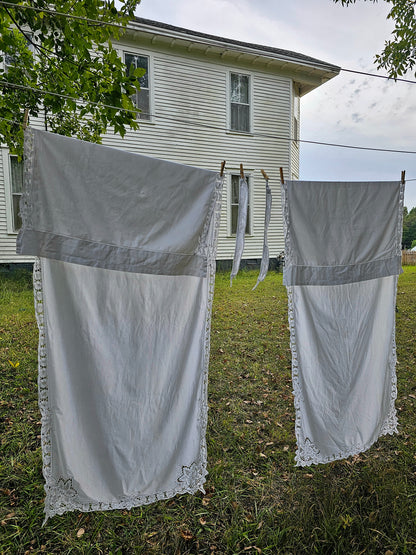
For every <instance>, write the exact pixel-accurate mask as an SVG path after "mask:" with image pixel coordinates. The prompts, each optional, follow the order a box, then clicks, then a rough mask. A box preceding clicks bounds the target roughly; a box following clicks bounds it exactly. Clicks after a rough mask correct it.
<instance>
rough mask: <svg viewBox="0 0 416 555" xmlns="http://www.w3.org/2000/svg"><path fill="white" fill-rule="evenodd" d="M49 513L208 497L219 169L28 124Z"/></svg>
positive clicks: (25, 245)
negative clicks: (148, 155)
mask: <svg viewBox="0 0 416 555" xmlns="http://www.w3.org/2000/svg"><path fill="white" fill-rule="evenodd" d="M24 175H25V191H24V193H23V198H22V210H21V212H22V217H23V227H22V230H21V232H20V234H19V239H18V246H17V248H18V252H20V253H27V254H34V255H36V256H39V259H37V262H36V264H35V268H34V293H35V308H36V316H37V321H38V326H39V406H40V410H41V414H42V457H43V473H44V478H45V491H46V498H45V514H46V518H49V517H51V516H53V515H55V514H62V513H64V512H66V511H70V510H78V511H94V510H109V509H130V508H132V507H137V506H139V505H144V504H148V503H152V502H154V501H157V500H160V499H168V498H169V497H172V496H174V495H176V494H180V493H195V492H196V491H198V490H202V491H203V484H204V481H205V476H206V474H207V469H206V466H207V453H206V440H205V433H206V425H207V410H208V407H207V380H208V362H209V346H210V318H211V307H212V298H213V291H214V280H215V254H216V244H217V237H218V229H219V218H220V210H221V192H222V179H220V178H219V177H218V175H217V174H216V173H214V172H210V171H207V170H200V169H197V168H191V167H187V166H181V165H179V164H172V163H170V162H165V161H162V160H156V159H151V158H146V157H143V156H139V155H135V154H130V153H126V152H122V151H120V150H117V149H111V148H107V147H103V146H99V145H95V144H90V143H85V142H82V141H77V140H74V139H69V138H66V137H61V136H58V135H53V134H50V133H46V132H42V131H35V130H33V129H28V130H26V136H25V174H24Z"/></svg>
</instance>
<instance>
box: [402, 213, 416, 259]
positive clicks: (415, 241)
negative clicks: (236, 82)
mask: <svg viewBox="0 0 416 555" xmlns="http://www.w3.org/2000/svg"><path fill="white" fill-rule="evenodd" d="M414 246H416V207H415V208H412V209H411V210H410V212H409V211H408V210H407V208H406V206H405V207H404V211H403V237H402V248H403V249H411V248H412V247H414Z"/></svg>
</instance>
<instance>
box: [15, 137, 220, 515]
mask: <svg viewBox="0 0 416 555" xmlns="http://www.w3.org/2000/svg"><path fill="white" fill-rule="evenodd" d="M32 145H33V143H32V144H31V145H30V148H32ZM29 155H30V154H29ZM30 178H31V166H30V172H28V173H27V175H26V187H25V189H26V191H27V195H26V203H28V202H30V196H29V192H30V188H29V181H30ZM223 183H224V178H221V177H220V176H218V177H217V180H216V183H215V191H214V195H213V197H212V211H211V215H212V217H211V222H210V228H209V230H208V236H209V238H208V241H207V245H206V246H205V251H206V256H207V267H208V275H207V286H208V297H207V310H206V319H205V330H204V365H203V381H202V391H201V397H200V400H199V406H200V411H199V417H198V425H199V430H200V449H199V457H198V460H197V461H194V462H193V463H191V465H190V466H183V467H182V473H181V475H180V476H179V477H178V482H179V484H180V485H178V487H176V488H173V489H170V490H166V491H163V492H156V493H154V494H151V495H135V496H129V497H123V498H121V499H119V500H118V501H116V502H82V501H81V500H78V499H77V495H78V493H77V491H76V490H75V489H74V488H73V485H72V479H71V478H68V479H65V478H63V477H60V478H59V479H58V480H56V479H55V478H54V477H53V475H52V453H51V451H52V446H51V430H52V420H51V410H50V405H49V388H48V372H47V368H48V363H47V358H48V357H47V343H46V318H45V312H44V298H43V285H42V270H41V260H40V259H39V258H36V259H35V263H34V267H33V291H34V303H35V313H36V321H37V324H38V329H39V344H38V390H39V400H38V402H39V409H40V413H41V424H42V426H41V446H42V461H43V469H42V471H43V477H44V479H45V485H44V488H45V492H46V497H45V508H44V512H45V520H44V522H43V525H45V524H46V522H47V520H48V519H49V518H51V517H53V516H54V515H62V514H64V513H65V512H67V511H75V510H78V511H82V512H90V511H104V510H112V509H127V510H130V509H131V508H132V507H139V506H141V505H148V504H151V503H154V502H155V501H161V500H166V499H170V498H172V497H174V496H175V495H181V494H185V493H189V494H194V493H196V492H197V491H202V492H203V493H205V490H204V488H203V484H204V482H205V478H206V475H207V474H208V472H207V444H206V429H207V423H208V369H209V355H210V337H211V313H212V302H213V298H214V288H215V271H216V262H215V260H216V251H217V242H218V232H219V227H220V218H221V200H222V188H223ZM28 206H29V204H26V208H27V207H28ZM29 213H30V211H29Z"/></svg>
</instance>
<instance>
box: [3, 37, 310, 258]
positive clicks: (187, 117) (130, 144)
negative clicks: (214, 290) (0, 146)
mask: <svg viewBox="0 0 416 555" xmlns="http://www.w3.org/2000/svg"><path fill="white" fill-rule="evenodd" d="M117 48H118V50H119V53H120V55H122V53H123V51H126V52H132V53H137V54H144V55H148V56H149V58H150V64H151V68H150V76H151V82H150V88H151V98H152V112H153V114H154V116H153V118H152V121H151V122H141V124H140V130H138V131H131V130H130V131H128V132H127V134H126V136H125V137H124V138H121V137H120V136H116V135H115V134H114V133H112V131H111V129H110V130H109V132H108V133H107V134H106V136H105V137H104V139H103V144H105V145H107V146H112V147H116V148H120V149H123V150H127V151H131V152H137V153H141V154H144V155H147V156H152V157H156V158H161V159H165V160H171V161H174V162H178V163H183V164H188V165H193V166H197V167H201V168H208V169H211V170H216V171H219V169H220V166H221V162H222V160H226V174H227V181H226V184H225V188H224V194H223V209H222V215H221V225H220V235H219V242H218V259H219V260H226V259H231V258H232V256H233V253H234V243H235V238H234V237H232V236H230V235H229V225H228V220H229V217H230V215H229V211H230V206H229V204H230V199H229V193H230V191H229V181H230V179H229V174H230V172H232V173H239V167H240V163H242V164H243V165H244V169H245V171H246V172H247V173H248V174H250V175H251V185H252V191H251V198H250V201H251V218H252V234H251V235H248V236H246V240H245V250H244V255H243V257H244V258H246V259H253V258H257V259H258V258H260V257H261V254H262V248H263V225H264V206H265V184H264V179H263V177H262V174H261V171H260V170H261V169H264V170H265V171H266V173H267V174H268V175H269V177H270V185H271V188H272V191H273V208H272V219H271V224H270V229H269V249H270V257H271V258H273V257H276V256H278V255H279V254H280V253H281V252H282V250H283V223H282V211H281V196H280V176H279V168H280V167H283V170H284V174H285V176H287V177H289V176H294V177H298V175H299V152H298V147H297V146H296V145H294V144H293V143H292V141H290V140H288V139H289V138H290V137H291V135H292V132H293V129H292V125H293V103H292V98H291V96H292V88H293V85H292V80H291V78H290V77H288V76H281V75H279V74H277V73H276V70H273V71H272V70H270V71H269V70H268V69H267V67H266V65H265V64H264V63H263V64H261V65H259V64H254V63H250V64H246V65H244V64H239V63H238V62H232V63H231V62H227V60H226V59H224V60H223V59H220V58H215V59H214V58H209V57H207V56H204V55H202V54H194V53H193V51H192V50H191V51H190V52H188V51H186V50H184V49H182V50H180V49H175V48H170V47H169V46H162V45H158V43H157V42H156V43H155V45H154V46H152V47H150V46H149V43H146V46H143V47H141V46H140V45H139V44H138V43H137V42H130V43H125V44H118V45H117ZM230 72H237V73H244V74H248V75H250V76H251V84H252V89H251V92H252V99H251V100H252V102H251V106H252V111H253V113H252V124H253V126H252V134H247V135H242V134H238V133H231V132H227V131H226V129H227V128H228V127H229V114H228V92H229V75H230ZM192 123H197V124H198V125H193V124H192ZM31 124H32V122H31ZM204 125H205V126H206V127H204ZM0 162H1V159H0ZM6 198H7V196H6V193H5V176H4V172H3V168H2V167H1V168H0V263H6V262H7V263H9V262H26V261H30V260H32V258H30V257H28V258H25V257H20V256H17V255H15V242H16V234H10V233H8V232H7V220H6V214H7V210H6V208H7V207H6Z"/></svg>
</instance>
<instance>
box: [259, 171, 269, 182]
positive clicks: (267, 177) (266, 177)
mask: <svg viewBox="0 0 416 555" xmlns="http://www.w3.org/2000/svg"><path fill="white" fill-rule="evenodd" d="M260 171H261V174H262V176H263V177H264V179H265V180H266V181H269V176H268V175H267V173H266V172H265V171H264V170H260Z"/></svg>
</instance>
